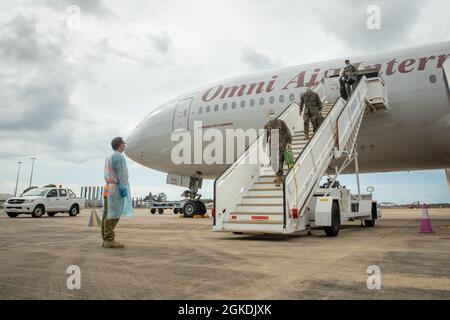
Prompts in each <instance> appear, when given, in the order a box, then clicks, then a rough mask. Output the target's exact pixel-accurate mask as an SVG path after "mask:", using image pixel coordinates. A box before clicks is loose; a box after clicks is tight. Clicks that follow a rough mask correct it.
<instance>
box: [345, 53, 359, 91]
mask: <svg viewBox="0 0 450 320" xmlns="http://www.w3.org/2000/svg"><path fill="white" fill-rule="evenodd" d="M357 72H358V70H357V69H356V67H355V66H354V65H352V64H351V63H350V60H345V67H344V75H343V76H344V77H345V79H346V84H345V88H346V90H347V96H348V98H350V97H351V95H352V93H353V91H354V90H355V89H356V82H357Z"/></svg>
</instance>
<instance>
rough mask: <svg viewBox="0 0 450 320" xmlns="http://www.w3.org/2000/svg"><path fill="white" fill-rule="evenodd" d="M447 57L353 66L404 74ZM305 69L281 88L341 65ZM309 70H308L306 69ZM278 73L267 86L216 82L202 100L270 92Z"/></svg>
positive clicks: (329, 74) (321, 76)
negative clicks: (229, 84) (227, 84)
mask: <svg viewBox="0 0 450 320" xmlns="http://www.w3.org/2000/svg"><path fill="white" fill-rule="evenodd" d="M449 57H450V54H441V55H431V56H427V57H420V58H407V59H402V60H400V61H398V58H393V59H391V60H389V61H388V62H385V63H384V65H383V64H381V63H376V64H369V65H365V64H364V63H354V64H353V65H354V66H355V67H356V68H358V69H359V68H364V69H373V68H376V69H377V70H378V72H379V73H380V75H383V74H384V75H386V76H392V75H394V74H396V73H400V74H407V73H411V72H413V71H424V70H425V69H426V68H427V67H429V66H430V63H431V61H433V60H436V59H437V68H438V69H439V68H442V66H443V64H444V62H445V61H446V60H447V59H448V58H449ZM307 72H308V71H307V70H303V71H301V72H299V73H297V74H296V75H295V76H294V77H293V78H292V79H291V80H290V81H289V82H288V83H285V84H281V85H282V87H281V90H289V89H298V88H304V87H307V86H308V85H310V84H311V85H316V84H317V83H319V82H321V81H323V79H324V78H330V77H336V76H339V75H340V74H341V73H342V68H329V69H326V70H323V71H321V69H320V68H316V69H314V70H313V72H312V73H310V75H308V79H309V81H307V80H306V78H307ZM309 72H310V71H309ZM277 79H278V76H277V75H275V76H273V77H272V79H271V80H270V81H269V82H268V84H267V86H266V82H265V81H260V82H254V83H251V84H240V85H231V86H227V87H225V88H224V86H223V85H217V86H215V87H212V88H210V89H208V90H207V91H206V92H205V93H204V94H203V96H202V100H203V101H204V102H210V101H212V100H214V99H217V98H220V99H226V98H234V97H242V96H244V95H247V96H251V95H259V94H263V93H270V92H272V91H273V90H275V87H276V85H277V81H278V80H277Z"/></svg>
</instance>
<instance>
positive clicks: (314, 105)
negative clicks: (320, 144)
mask: <svg viewBox="0 0 450 320" xmlns="http://www.w3.org/2000/svg"><path fill="white" fill-rule="evenodd" d="M303 106H305V112H304V114H303V123H304V134H305V139H306V140H308V139H309V121H311V122H312V125H313V130H314V132H316V131H317V129H319V126H320V125H321V124H322V121H323V117H322V115H321V114H320V112H321V111H322V109H323V105H322V101H321V100H320V97H319V95H318V94H317V93H315V92H314V91H312V90H311V87H309V88H308V90H306V92H305V93H304V94H303V95H302V98H301V100H300V115H301V114H302V112H303Z"/></svg>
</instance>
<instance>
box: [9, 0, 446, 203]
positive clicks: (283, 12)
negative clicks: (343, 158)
mask: <svg viewBox="0 0 450 320" xmlns="http://www.w3.org/2000/svg"><path fill="white" fill-rule="evenodd" d="M370 5H377V6H379V7H380V9H381V18H382V20H381V23H382V28H381V30H376V31H369V30H368V29H367V28H366V20H367V18H368V14H367V13H366V10H367V8H368V7H369V6H370ZM78 10H79V12H78ZM449 10H450V2H448V1H438V0H428V1H423V0H422V1H411V0H408V1H407V0H397V1H392V0H390V1H361V0H354V1H350V0H344V1H343V0H340V1H333V0H322V1H300V0H284V1H281V0H277V1H275V0H231V1H230V0H226V1H225V0H223V1H222V0H220V1H219V0H205V1H197V0H192V1H182V0H164V1H162V0H158V1H148V0H147V1H143V0H142V1H137V0H128V1H123V0H122V1H119V0H35V1H31V0H11V1H9V0H2V1H1V2H0V142H1V146H2V148H1V152H0V193H12V192H13V190H14V187H15V180H16V174H17V162H18V161H23V162H24V163H23V165H22V171H21V175H20V184H19V190H23V189H24V188H25V187H26V186H27V185H28V183H29V177H30V169H31V160H30V159H29V158H30V157H31V156H35V157H37V158H38V160H37V162H36V170H35V176H34V183H33V184H37V185H42V184H47V183H58V184H59V183H62V184H65V185H68V186H71V187H73V188H74V190H75V191H76V192H77V193H78V192H79V187H80V186H81V185H101V184H102V183H103V181H102V175H103V173H102V170H103V161H104V158H105V156H106V155H107V154H108V153H109V152H110V147H109V142H110V140H111V138H113V137H115V136H118V135H122V136H124V137H126V136H127V135H128V134H130V132H131V131H132V129H133V128H134V127H135V126H136V125H137V123H138V122H139V121H140V119H141V118H143V117H144V116H145V115H146V114H148V113H149V112H150V111H151V110H153V109H154V108H156V107H157V106H158V105H160V104H162V103H164V102H166V101H168V100H170V99H172V98H174V97H175V96H178V95H180V94H181V93H184V92H187V91H190V90H192V89H195V88H197V87H200V86H203V85H206V84H208V83H211V82H216V81H217V80H220V79H223V78H228V77H233V76H236V75H241V74H243V73H247V72H254V71H260V70H265V69H270V68H277V67H282V66H289V65H298V64H303V63H308V62H314V61H320V60H326V59H333V58H337V57H347V56H350V55H355V54H364V53H370V52H374V51H376V52H379V51H387V50H391V49H397V48H401V47H405V46H414V45H419V44H426V43H433V42H441V41H446V40H450V36H449V35H450V19H448V12H450V11H449ZM78 13H79V19H77V17H78ZM74 14H75V16H74ZM78 22H79V23H78ZM129 169H130V175H131V183H132V185H133V190H134V192H135V195H144V194H146V193H148V192H166V193H167V194H168V195H169V198H172V199H178V197H179V194H180V193H181V191H182V190H181V189H179V188H176V187H170V186H166V185H165V175H164V174H161V173H158V172H155V171H152V170H150V169H147V168H143V167H141V166H139V165H137V164H135V163H133V162H132V161H129ZM344 180H345V182H346V183H347V185H352V183H353V182H352V181H353V180H351V178H350V177H349V178H345V179H344ZM362 183H363V185H364V186H367V185H371V184H373V185H375V187H376V188H377V191H376V193H377V194H376V196H377V197H378V198H379V199H380V200H382V201H394V202H409V201H413V200H419V199H420V200H422V201H428V202H439V201H449V200H450V199H449V192H448V189H447V186H446V181H445V174H444V172H443V171H431V172H417V173H393V174H383V175H364V176H363V177H362ZM211 185H212V184H211V182H208V183H206V188H205V190H204V194H205V196H206V197H208V196H211V191H212V190H211Z"/></svg>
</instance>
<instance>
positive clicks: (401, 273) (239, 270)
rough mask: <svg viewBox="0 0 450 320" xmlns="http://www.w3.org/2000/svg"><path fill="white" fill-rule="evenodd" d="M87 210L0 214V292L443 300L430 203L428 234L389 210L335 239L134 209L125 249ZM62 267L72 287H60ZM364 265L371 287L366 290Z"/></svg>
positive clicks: (445, 288)
mask: <svg viewBox="0 0 450 320" xmlns="http://www.w3.org/2000/svg"><path fill="white" fill-rule="evenodd" d="M90 211H91V210H90V209H89V210H83V212H82V213H81V214H80V215H79V216H77V217H74V218H72V217H69V216H68V215H63V214H60V215H57V216H56V217H54V218H49V217H48V216H45V217H43V218H40V219H33V218H31V217H28V216H20V217H19V218H16V219H11V218H8V217H7V216H6V215H5V214H4V213H3V212H1V211H0V248H1V249H0V250H1V251H0V252H1V254H0V299H89V300H91V299H102V300H103V299H252V300H253V299H256V300H265V299H446V300H447V299H450V209H430V215H431V219H432V225H433V229H434V232H435V233H433V234H420V233H419V225H420V219H421V214H422V211H421V210H413V209H395V210H394V209H392V210H382V215H383V219H382V220H379V221H377V225H376V226H375V227H374V228H365V227H361V226H360V223H359V222H350V223H347V224H346V225H345V226H344V228H343V229H342V230H341V232H340V234H339V236H338V237H337V238H327V237H325V236H324V233H323V231H322V230H313V232H312V235H307V234H306V233H301V234H298V235H292V236H262V235H259V236H255V235H234V234H230V233H215V232H212V228H211V224H212V220H211V219H184V218H178V216H176V215H174V214H173V213H169V212H167V213H165V214H164V215H150V214H149V212H148V210H143V209H142V210H136V215H135V217H133V218H125V219H122V221H120V223H119V225H118V227H117V239H118V240H119V241H121V242H123V243H125V245H126V248H125V249H104V248H102V247H101V239H100V229H99V228H98V227H88V224H89V215H90ZM97 212H98V214H99V215H100V214H101V210H97ZM71 265H76V266H78V267H79V268H80V271H81V278H80V283H81V288H80V289H79V290H77V289H75V290H70V289H68V287H67V279H68V277H69V276H70V274H67V273H66V271H67V268H68V267H69V266H71ZM370 266H376V267H375V268H379V269H378V270H379V271H380V274H379V275H380V277H379V280H380V281H379V283H380V289H369V288H368V285H367V282H368V279H369V277H371V274H368V268H369V267H370ZM372 268H373V267H372ZM369 270H375V269H369ZM370 279H372V278H370ZM371 283H372V282H371Z"/></svg>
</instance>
